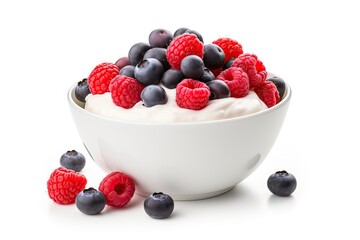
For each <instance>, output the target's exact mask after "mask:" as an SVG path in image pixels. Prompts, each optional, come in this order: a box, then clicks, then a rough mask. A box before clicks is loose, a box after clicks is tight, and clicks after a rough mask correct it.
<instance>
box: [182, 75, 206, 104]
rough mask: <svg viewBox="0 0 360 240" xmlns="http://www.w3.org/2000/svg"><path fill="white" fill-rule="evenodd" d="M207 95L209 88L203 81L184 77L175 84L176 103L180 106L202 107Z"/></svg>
mask: <svg viewBox="0 0 360 240" xmlns="http://www.w3.org/2000/svg"><path fill="white" fill-rule="evenodd" d="M209 97H210V88H209V87H208V86H207V85H206V84H205V83H203V82H200V81H197V80H193V79H191V78H186V79H184V80H182V81H181V82H180V83H179V84H178V85H177V86H176V103H177V105H178V106H179V107H181V108H187V109H192V110H200V109H203V108H204V107H206V105H207V103H208V102H209Z"/></svg>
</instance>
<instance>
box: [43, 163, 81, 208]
mask: <svg viewBox="0 0 360 240" xmlns="http://www.w3.org/2000/svg"><path fill="white" fill-rule="evenodd" d="M86 183H87V180H86V178H85V176H84V175H82V174H81V173H78V172H75V171H74V170H71V169H66V168H64V167H59V168H57V169H55V170H54V171H53V172H52V173H51V175H50V178H49V180H48V181H47V189H48V194H49V197H50V198H51V199H52V200H54V202H56V203H59V204H71V203H75V199H76V195H77V194H78V193H79V192H81V191H82V190H84V188H85V186H86Z"/></svg>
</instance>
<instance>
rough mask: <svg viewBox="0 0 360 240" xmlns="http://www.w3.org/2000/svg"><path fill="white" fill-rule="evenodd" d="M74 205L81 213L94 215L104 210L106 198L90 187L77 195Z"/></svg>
mask: <svg viewBox="0 0 360 240" xmlns="http://www.w3.org/2000/svg"><path fill="white" fill-rule="evenodd" d="M75 204H76V207H77V208H78V209H79V210H80V211H81V212H82V213H84V214H87V215H95V214H98V213H100V212H101V211H102V210H103V209H104V208H105V204H106V198H105V196H104V194H103V193H102V192H100V191H98V190H96V189H95V188H92V187H90V188H87V189H84V190H83V191H81V192H80V193H78V195H77V196H76V199H75Z"/></svg>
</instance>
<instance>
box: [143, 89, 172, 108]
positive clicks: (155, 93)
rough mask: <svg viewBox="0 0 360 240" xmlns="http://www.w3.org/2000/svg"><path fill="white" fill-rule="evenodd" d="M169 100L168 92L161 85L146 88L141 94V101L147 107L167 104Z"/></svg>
mask: <svg viewBox="0 0 360 240" xmlns="http://www.w3.org/2000/svg"><path fill="white" fill-rule="evenodd" d="M167 99H168V98H167V95H166V92H165V90H164V88H163V87H161V86H160V85H149V86H146V87H145V88H144V89H143V90H142V92H141V100H142V101H143V104H144V106H145V107H152V106H155V105H160V104H165V103H167Z"/></svg>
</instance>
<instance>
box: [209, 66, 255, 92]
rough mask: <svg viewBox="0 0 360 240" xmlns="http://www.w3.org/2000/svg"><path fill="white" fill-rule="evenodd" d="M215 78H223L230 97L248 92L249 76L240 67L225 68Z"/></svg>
mask: <svg viewBox="0 0 360 240" xmlns="http://www.w3.org/2000/svg"><path fill="white" fill-rule="evenodd" d="M216 79H219V80H223V81H224V82H225V83H226V84H227V85H228V87H229V89H230V92H231V95H230V97H235V98H242V97H245V96H246V95H248V93H249V78H248V75H247V74H246V73H245V72H244V70H242V69H241V68H237V67H230V68H228V69H225V70H224V71H222V72H221V73H220V74H219V75H218V76H217V78H216Z"/></svg>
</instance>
